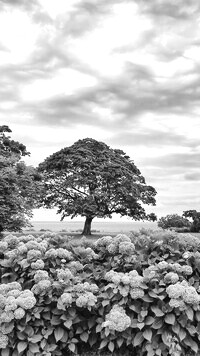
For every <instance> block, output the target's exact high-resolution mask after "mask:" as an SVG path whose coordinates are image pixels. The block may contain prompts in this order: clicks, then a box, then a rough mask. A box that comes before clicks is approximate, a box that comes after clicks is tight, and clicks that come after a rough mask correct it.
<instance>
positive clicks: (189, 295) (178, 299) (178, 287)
mask: <svg viewBox="0 0 200 356" xmlns="http://www.w3.org/2000/svg"><path fill="white" fill-rule="evenodd" d="M166 292H167V294H168V296H169V298H171V300H170V302H169V305H170V306H171V307H177V306H178V307H179V308H180V309H182V310H184V309H185V308H186V304H191V305H197V304H199V303H200V295H199V294H198V293H197V291H196V289H195V288H194V287H192V286H190V285H189V284H188V283H187V281H182V282H177V283H175V284H171V285H169V286H168V287H167V288H166Z"/></svg>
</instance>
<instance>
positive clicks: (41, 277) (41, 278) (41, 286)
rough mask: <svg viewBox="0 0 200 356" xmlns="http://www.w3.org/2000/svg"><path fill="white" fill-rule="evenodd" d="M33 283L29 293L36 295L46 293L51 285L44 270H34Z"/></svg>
mask: <svg viewBox="0 0 200 356" xmlns="http://www.w3.org/2000/svg"><path fill="white" fill-rule="evenodd" d="M34 281H35V284H34V286H33V287H32V288H31V292H32V293H34V294H36V295H38V294H44V293H46V292H48V290H49V288H50V287H51V285H52V283H51V281H50V277H49V274H48V272H47V271H44V270H36V272H35V275H34Z"/></svg>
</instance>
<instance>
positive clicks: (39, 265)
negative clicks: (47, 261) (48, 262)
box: [31, 259, 44, 269]
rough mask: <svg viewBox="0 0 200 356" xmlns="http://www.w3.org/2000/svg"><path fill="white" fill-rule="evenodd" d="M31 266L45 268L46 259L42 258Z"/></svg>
mask: <svg viewBox="0 0 200 356" xmlns="http://www.w3.org/2000/svg"><path fill="white" fill-rule="evenodd" d="M31 268H32V269H43V268H44V261H42V260H40V259H39V260H37V261H35V262H32V263H31Z"/></svg>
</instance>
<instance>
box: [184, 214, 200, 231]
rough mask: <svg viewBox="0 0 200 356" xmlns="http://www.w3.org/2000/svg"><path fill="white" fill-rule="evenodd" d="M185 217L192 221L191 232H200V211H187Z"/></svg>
mask: <svg viewBox="0 0 200 356" xmlns="http://www.w3.org/2000/svg"><path fill="white" fill-rule="evenodd" d="M183 216H184V217H186V218H191V219H192V225H191V232H199V231H200V211H196V210H186V211H184V212H183Z"/></svg>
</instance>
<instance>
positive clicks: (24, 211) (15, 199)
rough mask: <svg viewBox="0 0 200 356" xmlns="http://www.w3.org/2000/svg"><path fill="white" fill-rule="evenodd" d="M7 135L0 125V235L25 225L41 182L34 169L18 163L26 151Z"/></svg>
mask: <svg viewBox="0 0 200 356" xmlns="http://www.w3.org/2000/svg"><path fill="white" fill-rule="evenodd" d="M10 132H11V130H10V128H9V127H8V126H6V125H3V126H0V233H1V232H2V231H3V230H9V231H20V230H21V228H22V227H24V226H26V225H27V224H28V218H29V217H31V212H32V208H33V207H34V203H35V200H36V198H37V199H38V198H39V196H37V195H39V189H38V188H39V182H40V181H41V178H40V175H39V174H38V172H37V171H36V169H35V168H33V167H31V166H26V165H25V163H24V162H22V161H21V157H22V156H26V155H29V152H27V150H26V147H25V146H24V145H23V144H21V143H19V142H17V141H13V140H11V138H10V136H8V133H10Z"/></svg>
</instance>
